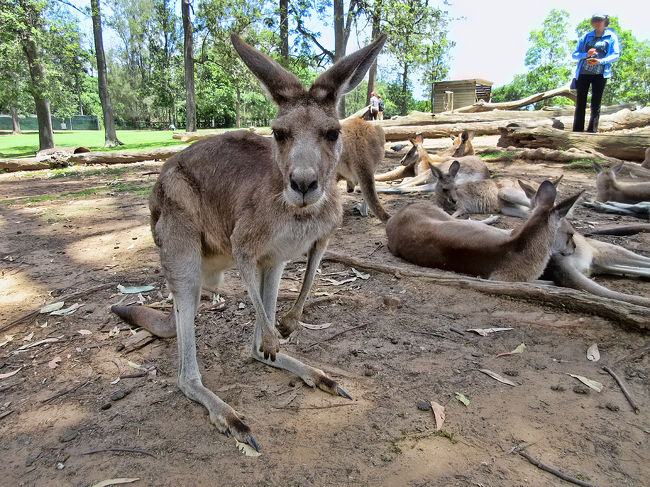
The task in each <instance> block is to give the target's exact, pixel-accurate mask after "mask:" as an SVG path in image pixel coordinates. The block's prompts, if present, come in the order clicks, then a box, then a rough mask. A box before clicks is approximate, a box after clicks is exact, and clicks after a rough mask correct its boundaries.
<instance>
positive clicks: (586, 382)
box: [567, 374, 603, 392]
mask: <svg viewBox="0 0 650 487" xmlns="http://www.w3.org/2000/svg"><path fill="white" fill-rule="evenodd" d="M567 375H570V376H571V377H575V378H576V379H578V380H579V381H580V382H582V383H583V384H584V385H586V386H589V387H591V388H592V389H593V390H594V391H596V392H600V391H602V390H603V385H602V384H601V383H600V382H598V381H597V380H591V379H588V378H586V377H584V376H582V375H576V374H567Z"/></svg>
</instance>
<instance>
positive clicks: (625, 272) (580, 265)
mask: <svg viewBox="0 0 650 487" xmlns="http://www.w3.org/2000/svg"><path fill="white" fill-rule="evenodd" d="M563 235H565V236H563ZM562 242H565V246H564V248H562ZM556 248H558V250H556V251H555V252H554V253H553V254H552V255H551V258H550V260H549V262H548V265H547V266H546V269H545V270H544V274H543V276H542V278H543V279H547V280H551V281H553V282H554V283H555V284H556V285H557V286H563V287H570V288H573V289H579V290H582V291H587V292H590V293H592V294H596V295H598V296H603V297H606V298H612V299H618V300H620V301H626V302H628V303H632V304H637V305H640V306H646V307H650V298H647V297H642V296H634V295H631V294H624V293H620V292H617V291H612V290H611V289H608V288H606V287H605V286H602V285H600V284H598V283H596V282H594V281H592V280H591V279H589V277H590V276H595V275H622V276H638V277H650V258H648V257H644V256H643V255H639V254H635V253H634V252H630V251H629V250H627V249H625V248H623V247H621V246H619V245H613V244H609V243H607V242H601V241H599V240H595V239H592V238H587V237H585V236H584V235H582V234H580V233H579V232H578V231H576V230H575V228H573V225H571V224H570V223H569V222H568V221H566V220H564V221H563V222H562V228H561V229H560V231H558V237H557V244H556Z"/></svg>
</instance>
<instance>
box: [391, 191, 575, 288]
mask: <svg viewBox="0 0 650 487" xmlns="http://www.w3.org/2000/svg"><path fill="white" fill-rule="evenodd" d="M556 193H557V192H556V189H555V186H553V183H551V182H550V181H544V182H543V183H542V184H541V185H540V186H539V189H538V190H537V193H536V195H535V200H536V207H535V210H534V211H533V213H532V214H531V216H530V218H529V219H528V220H527V221H526V222H525V223H524V224H523V225H521V226H520V227H518V228H516V229H515V230H513V232H512V234H508V233H506V232H504V231H502V230H499V229H496V228H493V227H489V226H487V225H484V224H482V223H480V222H473V221H463V220H456V219H454V218H452V217H451V216H449V215H448V214H447V213H445V212H444V211H443V210H442V209H441V208H438V207H436V206H433V205H432V204H430V203H425V202H422V203H416V204H413V205H410V206H407V207H406V208H404V209H403V210H401V211H399V212H398V213H396V214H395V215H394V216H393V217H391V219H390V220H388V223H387V224H386V235H387V236H388V248H389V250H390V251H391V252H392V253H393V254H394V255H396V256H397V257H401V258H403V259H405V260H407V261H409V262H411V263H413V264H417V265H420V266H424V267H434V268H438V269H444V270H449V271H454V272H460V273H463V274H470V275H472V276H479V277H482V278H485V279H496V280H503V281H531V280H533V279H537V278H538V277H539V276H540V275H541V273H542V271H543V270H544V268H545V267H546V263H547V262H548V259H549V257H550V255H551V253H552V252H553V250H554V246H555V245H556V233H557V230H558V228H559V227H560V224H561V222H562V220H563V218H564V217H565V216H566V214H567V213H568V211H569V210H570V209H571V208H572V207H573V205H574V203H575V202H576V200H577V199H578V198H579V197H580V195H581V194H582V193H578V194H576V195H574V196H572V197H570V198H568V199H566V200H564V201H562V202H561V203H559V204H557V205H555V206H553V204H554V202H555V196H556Z"/></svg>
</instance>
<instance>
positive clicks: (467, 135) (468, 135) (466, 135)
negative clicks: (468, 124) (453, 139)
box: [461, 130, 474, 142]
mask: <svg viewBox="0 0 650 487" xmlns="http://www.w3.org/2000/svg"><path fill="white" fill-rule="evenodd" d="M461 137H462V140H463V142H467V141H468V140H472V139H473V138H474V131H473V130H463V133H462V134H461Z"/></svg>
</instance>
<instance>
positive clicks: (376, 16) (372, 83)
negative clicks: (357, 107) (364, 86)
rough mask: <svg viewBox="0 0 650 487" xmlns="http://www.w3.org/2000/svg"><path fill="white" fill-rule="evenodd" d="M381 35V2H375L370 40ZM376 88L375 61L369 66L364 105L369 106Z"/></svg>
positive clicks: (379, 0)
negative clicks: (371, 94)
mask: <svg viewBox="0 0 650 487" xmlns="http://www.w3.org/2000/svg"><path fill="white" fill-rule="evenodd" d="M380 33H381V0H376V1H375V5H374V9H373V11H372V40H373V41H374V40H375V39H377V37H379V34H380ZM376 88H377V59H376V58H375V61H374V62H373V63H372V66H370V70H369V71H368V91H367V93H366V105H369V104H370V93H372V92H373V91H375V89H376Z"/></svg>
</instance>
